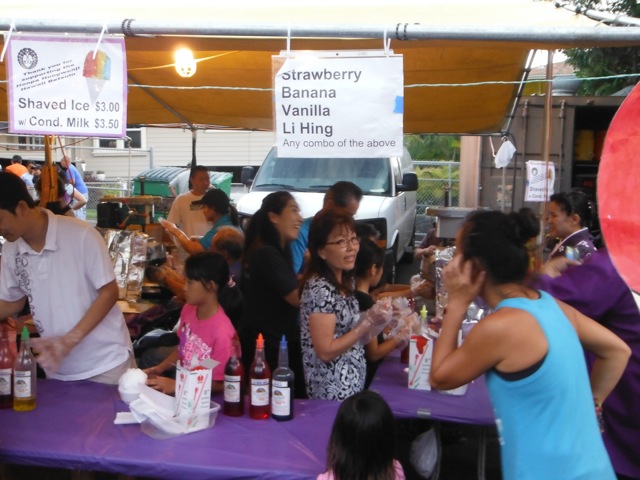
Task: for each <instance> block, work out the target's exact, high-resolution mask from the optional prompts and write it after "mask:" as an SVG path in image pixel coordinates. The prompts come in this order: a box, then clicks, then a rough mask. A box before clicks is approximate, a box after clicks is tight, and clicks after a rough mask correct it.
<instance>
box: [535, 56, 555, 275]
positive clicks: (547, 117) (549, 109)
mask: <svg viewBox="0 0 640 480" xmlns="http://www.w3.org/2000/svg"><path fill="white" fill-rule="evenodd" d="M548 53H549V55H548V58H547V90H546V92H545V96H544V122H543V129H542V132H543V133H542V135H543V141H542V160H543V161H544V171H545V182H544V190H545V192H544V198H545V201H544V202H542V204H541V205H540V216H541V218H540V237H541V241H540V242H539V244H538V245H539V247H538V252H537V258H536V260H537V263H538V265H541V264H542V260H543V250H544V246H545V239H546V235H545V231H546V227H547V206H548V201H547V200H546V199H548V198H549V191H548V188H549V181H548V175H549V155H550V152H551V127H552V120H553V118H552V113H553V97H552V94H553V87H552V86H551V80H552V78H553V50H549V51H548Z"/></svg>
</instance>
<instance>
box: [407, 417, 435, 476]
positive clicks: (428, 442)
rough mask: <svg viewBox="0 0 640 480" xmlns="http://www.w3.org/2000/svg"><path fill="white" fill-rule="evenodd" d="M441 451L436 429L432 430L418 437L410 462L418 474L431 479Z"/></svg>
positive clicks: (414, 442) (413, 445)
mask: <svg viewBox="0 0 640 480" xmlns="http://www.w3.org/2000/svg"><path fill="white" fill-rule="evenodd" d="M439 450H440V442H438V437H437V435H436V432H435V429H433V428H430V429H429V430H427V431H426V432H424V433H421V434H420V435H418V436H417V437H416V439H415V440H414V441H413V442H412V443H411V452H410V455H409V461H410V462H411V465H412V466H413V468H414V469H415V471H416V472H418V473H419V474H420V475H422V476H423V477H425V478H429V477H431V475H432V474H433V472H434V470H435V468H436V465H437V464H438V458H439V457H440V451H439Z"/></svg>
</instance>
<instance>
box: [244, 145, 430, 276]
mask: <svg viewBox="0 0 640 480" xmlns="http://www.w3.org/2000/svg"><path fill="white" fill-rule="evenodd" d="M339 180H346V181H350V182H353V183H355V184H356V185H358V186H359V187H360V188H361V189H362V192H363V193H364V196H363V197H362V201H361V202H360V208H359V209H358V213H357V215H356V217H355V218H356V220H358V221H365V222H367V223H371V224H372V225H373V226H374V227H375V228H376V230H378V232H380V240H381V241H382V242H383V243H384V244H385V247H386V249H387V255H386V258H385V268H386V272H387V274H386V277H387V280H388V281H393V280H395V271H396V264H397V262H399V261H400V260H401V259H403V257H404V258H405V259H406V260H412V258H413V248H414V242H415V225H416V190H417V189H418V178H417V176H416V174H415V172H414V170H413V163H412V161H411V156H410V155H409V152H408V151H407V150H406V149H405V150H404V155H403V156H402V157H391V158H282V157H278V156H277V150H276V148H275V147H274V148H272V149H271V151H270V152H269V154H268V155H267V157H266V158H265V160H264V162H263V164H262V166H261V167H260V169H259V170H258V172H257V174H256V173H255V169H254V167H245V168H244V169H243V172H242V183H244V184H245V185H246V186H247V187H250V190H249V193H247V194H246V195H244V196H243V197H242V198H241V199H240V200H239V201H238V205H237V207H238V213H239V214H240V217H241V219H242V218H246V217H249V216H251V215H253V213H254V212H255V211H256V210H258V208H260V206H261V204H262V199H263V198H264V197H265V196H267V195H268V194H269V193H271V192H275V191H278V190H286V191H288V192H291V194H292V195H293V196H294V197H295V198H296V201H297V202H298V204H299V205H300V208H301V210H302V212H301V213H302V216H303V217H305V218H307V217H313V216H314V215H315V214H316V213H317V212H318V211H319V210H320V209H321V208H322V202H323V199H324V194H325V192H326V191H327V189H328V188H329V187H330V186H331V185H333V184H334V183H335V182H337V181H339Z"/></svg>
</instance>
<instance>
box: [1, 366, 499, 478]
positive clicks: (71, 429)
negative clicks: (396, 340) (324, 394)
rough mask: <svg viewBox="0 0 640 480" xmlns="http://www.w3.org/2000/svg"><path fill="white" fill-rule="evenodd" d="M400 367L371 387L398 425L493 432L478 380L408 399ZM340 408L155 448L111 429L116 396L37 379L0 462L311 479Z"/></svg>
mask: <svg viewBox="0 0 640 480" xmlns="http://www.w3.org/2000/svg"><path fill="white" fill-rule="evenodd" d="M405 367H406V365H403V364H401V363H400V361H399V359H398V358H397V357H391V358H387V359H385V361H384V362H383V363H382V365H380V367H379V368H378V372H377V375H376V378H375V379H374V382H373V384H372V386H371V389H372V390H376V391H378V392H379V393H380V394H381V395H382V396H383V397H384V398H385V399H386V400H387V402H388V403H389V405H390V406H391V409H392V411H393V413H394V415H395V416H396V417H400V418H403V417H404V418H413V417H426V418H432V419H434V420H442V421H451V422H459V423H467V424H478V425H490V424H493V421H494V420H493V419H494V417H493V410H492V408H491V404H490V402H489V397H488V394H487V390H486V387H485V384H484V380H483V379H480V380H476V381H475V382H474V383H472V384H471V385H469V388H468V389H467V393H466V394H465V395H463V396H460V397H457V396H451V395H446V394H442V393H437V392H428V391H421V390H409V389H408V388H407V386H406V385H407V374H406V373H405V372H404V368H405ZM214 399H215V400H216V401H217V402H218V403H221V401H222V400H221V398H218V397H214ZM339 405H340V404H339V403H338V402H330V401H322V400H300V401H296V411H295V417H294V419H293V420H292V421H290V422H276V421H275V420H272V419H268V420H252V419H250V418H249V417H248V416H246V415H245V416H244V417H239V418H233V417H227V416H225V415H222V414H219V415H218V418H217V420H216V423H215V425H214V427H213V428H211V429H209V430H203V431H200V432H195V433H191V434H188V435H184V436H180V437H176V438H172V439H168V440H155V439H153V438H151V437H148V436H147V435H145V434H143V433H142V432H141V430H140V426H139V425H114V423H113V420H114V418H115V416H116V413H117V412H124V411H128V406H127V405H126V404H125V403H123V402H122V401H121V400H120V397H119V395H118V391H117V388H116V387H114V386H107V385H101V384H98V383H93V382H59V381H55V380H39V381H38V406H37V408H36V409H35V410H33V411H31V412H14V411H13V410H0V424H1V425H3V428H2V433H0V462H5V463H16V464H24V465H33V466H48V467H59V468H68V469H78V470H96V471H106V472H114V473H124V474H127V475H133V476H146V477H157V478H166V479H175V478H190V479H193V480H197V479H234V478H262V479H267V478H274V479H276V478H277V479H304V478H315V477H316V476H317V475H318V473H320V472H322V471H323V470H324V462H325V451H326V446H327V443H328V440H329V434H330V431H331V427H332V425H333V420H334V418H335V415H336V412H337V410H338V407H339Z"/></svg>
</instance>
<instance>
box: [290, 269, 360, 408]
mask: <svg viewBox="0 0 640 480" xmlns="http://www.w3.org/2000/svg"><path fill="white" fill-rule="evenodd" d="M312 313H333V314H334V315H335V316H336V326H335V333H334V338H339V337H341V336H342V335H344V334H346V333H347V332H349V331H350V330H351V329H352V328H353V326H354V325H355V323H356V322H357V320H358V316H359V308H358V301H357V300H356V298H355V296H353V295H343V294H341V293H340V292H339V291H338V289H337V288H336V287H335V286H333V285H332V284H331V283H330V282H329V281H328V280H327V279H326V278H323V277H312V278H310V279H309V280H308V281H307V283H306V285H305V286H304V290H303V292H302V298H301V301H300V321H301V325H300V331H301V332H300V335H301V343H302V361H303V363H304V376H305V383H306V387H307V395H308V396H309V398H316V399H324V400H344V399H346V398H348V397H350V396H351V395H353V394H354V393H357V392H360V391H362V390H363V389H364V382H365V377H366V361H365V355H364V347H363V346H362V345H360V344H356V345H354V346H353V347H351V348H350V349H349V350H347V351H346V352H345V353H343V354H342V355H340V356H339V357H337V358H335V359H334V360H332V361H330V362H323V361H322V360H320V359H319V358H318V356H317V355H316V352H315V350H314V348H313V342H312V341H311V335H310V332H309V316H310V315H311V314H312Z"/></svg>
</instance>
